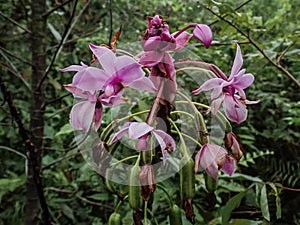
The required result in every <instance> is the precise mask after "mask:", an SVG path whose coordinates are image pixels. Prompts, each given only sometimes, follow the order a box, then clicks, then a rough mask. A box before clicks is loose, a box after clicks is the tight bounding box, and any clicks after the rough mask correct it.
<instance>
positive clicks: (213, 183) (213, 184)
mask: <svg viewBox="0 0 300 225" xmlns="http://www.w3.org/2000/svg"><path fill="white" fill-rule="evenodd" d="M204 177H205V187H206V189H207V190H208V192H209V193H214V192H215V190H217V187H218V180H215V179H214V178H212V177H211V176H209V175H208V174H205V175H204Z"/></svg>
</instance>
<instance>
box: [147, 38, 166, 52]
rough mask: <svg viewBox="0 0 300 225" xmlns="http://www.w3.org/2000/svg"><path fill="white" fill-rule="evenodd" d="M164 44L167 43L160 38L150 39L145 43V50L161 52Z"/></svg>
mask: <svg viewBox="0 0 300 225" xmlns="http://www.w3.org/2000/svg"><path fill="white" fill-rule="evenodd" d="M162 42H165V41H162V40H161V37H160V36H154V37H150V38H149V39H148V40H146V41H145V43H144V50H145V51H156V50H159V49H160V46H161V44H162ZM165 43H166V42H165Z"/></svg>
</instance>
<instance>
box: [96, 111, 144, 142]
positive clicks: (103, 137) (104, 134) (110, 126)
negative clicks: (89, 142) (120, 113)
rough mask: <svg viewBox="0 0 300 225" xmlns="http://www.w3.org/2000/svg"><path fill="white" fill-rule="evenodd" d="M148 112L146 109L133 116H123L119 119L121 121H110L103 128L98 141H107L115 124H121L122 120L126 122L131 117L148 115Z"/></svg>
mask: <svg viewBox="0 0 300 225" xmlns="http://www.w3.org/2000/svg"><path fill="white" fill-rule="evenodd" d="M149 111H150V110H149V109H148V110H144V111H140V112H136V113H133V114H131V115H128V116H125V117H123V118H121V119H115V120H113V121H112V122H111V123H110V124H108V125H107V126H106V127H105V129H104V130H103V131H102V133H101V135H100V140H103V141H105V140H106V139H107V137H108V135H109V134H110V132H111V131H112V129H113V126H114V125H115V124H117V123H120V122H122V121H124V120H128V119H130V118H132V117H134V116H139V115H142V114H145V113H148V112H149Z"/></svg>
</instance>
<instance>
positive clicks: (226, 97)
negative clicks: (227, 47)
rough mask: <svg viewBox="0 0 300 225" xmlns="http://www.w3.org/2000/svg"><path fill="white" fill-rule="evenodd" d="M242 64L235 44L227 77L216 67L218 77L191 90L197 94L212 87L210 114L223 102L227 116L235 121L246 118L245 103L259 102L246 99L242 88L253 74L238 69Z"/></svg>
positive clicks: (249, 81) (251, 78) (215, 111)
mask: <svg viewBox="0 0 300 225" xmlns="http://www.w3.org/2000/svg"><path fill="white" fill-rule="evenodd" d="M242 65H243V58H242V53H241V49H240V47H239V45H237V51H236V56H235V59H234V62H233V66H232V68H231V74H230V76H229V78H227V77H226V75H225V74H224V73H223V72H222V71H221V70H220V69H217V70H216V71H217V72H218V74H217V75H218V76H219V77H218V78H212V79H210V80H208V81H206V82H205V83H204V84H202V85H201V86H200V88H198V89H197V90H194V91H193V94H199V93H200V92H202V91H208V90H211V89H213V91H212V93H211V99H212V100H213V101H212V103H211V111H212V114H213V115H216V114H217V112H218V110H219V108H220V105H221V103H223V107H224V111H225V114H226V116H227V118H228V119H230V120H231V121H234V122H236V123H241V122H243V121H244V120H246V118H247V113H248V111H247V109H246V104H256V103H258V102H259V101H249V100H247V99H246V94H245V92H244V89H245V88H247V87H249V86H250V85H251V84H252V83H253V81H254V76H253V75H252V74H251V73H246V74H245V71H246V70H245V69H242V70H240V69H241V67H242ZM215 67H216V66H215ZM216 68H217V67H216ZM237 93H238V94H239V95H237Z"/></svg>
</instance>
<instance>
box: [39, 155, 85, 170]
mask: <svg viewBox="0 0 300 225" xmlns="http://www.w3.org/2000/svg"><path fill="white" fill-rule="evenodd" d="M80 154H81V152H75V153H74V154H71V155H67V156H64V157H60V158H58V159H56V160H53V161H52V162H51V163H49V164H47V165H45V166H43V167H42V170H46V169H49V168H51V167H52V166H53V165H55V164H56V163H59V162H61V161H63V160H66V159H70V158H73V157H76V156H78V155H80Z"/></svg>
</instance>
